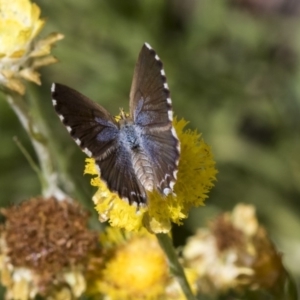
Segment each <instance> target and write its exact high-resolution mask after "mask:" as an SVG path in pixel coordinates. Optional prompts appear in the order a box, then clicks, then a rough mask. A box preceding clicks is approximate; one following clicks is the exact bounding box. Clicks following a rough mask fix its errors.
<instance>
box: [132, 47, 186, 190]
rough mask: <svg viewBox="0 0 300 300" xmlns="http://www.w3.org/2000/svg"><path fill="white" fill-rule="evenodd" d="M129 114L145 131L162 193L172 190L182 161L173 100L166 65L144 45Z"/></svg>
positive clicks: (136, 71) (135, 77)
mask: <svg viewBox="0 0 300 300" xmlns="http://www.w3.org/2000/svg"><path fill="white" fill-rule="evenodd" d="M130 113H131V116H132V118H133V120H134V122H135V124H136V125H138V126H140V127H141V128H142V132H143V134H142V141H143V145H144V147H143V148H144V149H145V151H146V153H147V156H148V157H149V159H150V161H151V163H152V166H153V171H154V173H155V177H156V187H157V188H158V189H159V190H160V191H161V192H162V193H165V194H166V193H169V192H170V191H172V190H173V185H174V183H175V181H176V173H177V167H178V160H179V152H180V146H179V140H178V138H177V135H176V132H175V129H174V128H173V126H172V116H173V112H172V101H171V98H170V92H169V89H168V85H167V82H166V77H165V71H164V69H163V64H162V62H161V60H160V59H159V57H158V55H157V54H156V52H155V51H154V50H153V49H152V48H151V47H150V46H149V45H148V44H145V45H144V46H143V47H142V50H141V52H140V54H139V57H138V60H137V63H136V66H135V70H134V75H133V81H132V85H131V91H130Z"/></svg>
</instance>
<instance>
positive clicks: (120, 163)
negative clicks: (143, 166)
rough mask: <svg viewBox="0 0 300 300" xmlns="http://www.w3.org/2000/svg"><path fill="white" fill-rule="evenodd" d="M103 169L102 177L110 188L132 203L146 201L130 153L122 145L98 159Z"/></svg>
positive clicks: (97, 161)
mask: <svg viewBox="0 0 300 300" xmlns="http://www.w3.org/2000/svg"><path fill="white" fill-rule="evenodd" d="M96 163H97V165H98V166H99V167H100V170H101V177H102V178H103V179H104V180H105V182H106V184H107V186H108V188H109V189H110V190H111V191H113V192H115V193H117V194H118V195H119V196H120V197H121V198H125V199H126V200H127V201H129V203H130V204H132V203H137V204H141V203H146V193H145V189H144V188H143V186H142V185H141V184H140V182H139V181H138V180H137V177H136V175H135V172H134V169H133V167H132V162H131V156H130V153H129V152H128V151H127V149H125V148H124V147H123V146H122V145H119V147H117V148H116V149H114V151H113V152H112V153H111V154H110V155H108V156H107V157H105V158H103V159H97V160H96Z"/></svg>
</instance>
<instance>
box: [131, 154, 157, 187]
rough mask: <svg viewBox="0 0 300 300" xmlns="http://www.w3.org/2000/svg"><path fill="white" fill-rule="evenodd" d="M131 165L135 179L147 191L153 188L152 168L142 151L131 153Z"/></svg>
mask: <svg viewBox="0 0 300 300" xmlns="http://www.w3.org/2000/svg"><path fill="white" fill-rule="evenodd" d="M132 165H133V169H134V172H135V174H136V177H137V178H138V180H139V181H140V183H141V184H142V186H143V187H144V188H145V189H146V190H147V191H152V190H153V188H154V172H153V167H152V165H151V163H150V160H149V159H148V157H147V155H146V154H145V153H144V152H143V151H132Z"/></svg>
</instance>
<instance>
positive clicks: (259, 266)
mask: <svg viewBox="0 0 300 300" xmlns="http://www.w3.org/2000/svg"><path fill="white" fill-rule="evenodd" d="M183 258H184V262H185V266H187V267H190V268H193V269H194V270H196V271H197V273H198V285H199V290H201V291H202V293H206V294H209V295H213V294H222V293H226V292H228V291H230V290H235V291H243V290H244V291H247V290H257V289H260V288H261V289H272V288H275V289H276V288H278V287H279V282H280V280H282V277H283V276H285V275H284V274H285V270H284V268H283V265H282V261H281V255H280V254H279V253H278V252H277V250H276V248H275V247H274V245H273V244H272V242H271V241H270V240H269V238H268V236H267V233H266V231H265V230H264V228H263V227H261V226H260V225H259V223H258V220H257V219H256V215H255V209H254V207H253V206H251V205H243V204H239V205H237V206H236V207H235V208H234V210H233V212H232V213H225V214H222V215H220V216H219V217H217V218H216V219H215V220H214V221H213V222H212V223H211V226H210V228H209V229H207V228H201V229H198V231H197V233H196V234H195V235H194V236H193V237H191V238H189V240H188V242H187V244H186V246H185V247H184V249H183Z"/></svg>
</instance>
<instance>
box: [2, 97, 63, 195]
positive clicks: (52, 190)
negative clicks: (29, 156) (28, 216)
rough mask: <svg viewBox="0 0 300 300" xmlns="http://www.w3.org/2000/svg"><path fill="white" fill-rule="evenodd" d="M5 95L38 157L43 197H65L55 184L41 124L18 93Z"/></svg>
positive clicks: (55, 175) (54, 173)
mask: <svg viewBox="0 0 300 300" xmlns="http://www.w3.org/2000/svg"><path fill="white" fill-rule="evenodd" d="M6 96H7V97H6V98H7V102H8V103H9V105H10V106H11V108H12V109H13V110H14V112H15V114H16V115H17V117H18V118H19V121H20V122H21V124H22V126H23V127H24V129H25V130H26V132H27V134H28V136H29V138H30V140H31V143H32V146H33V148H34V150H35V152H36V155H37V157H38V160H39V165H40V168H41V174H42V176H41V177H40V181H41V186H42V194H43V196H44V197H45V198H48V197H51V196H54V197H56V198H57V199H59V200H63V199H65V198H66V195H65V194H64V193H63V191H62V190H61V189H60V188H59V187H58V185H57V174H56V172H55V171H54V167H53V163H52V159H51V155H50V152H49V149H48V145H47V138H46V136H45V135H44V134H43V133H42V130H41V126H39V124H37V122H36V120H34V119H33V117H32V115H31V114H30V110H29V106H28V105H27V104H26V102H25V101H24V99H23V98H22V97H21V96H20V95H18V94H16V93H11V94H7V95H6Z"/></svg>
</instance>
